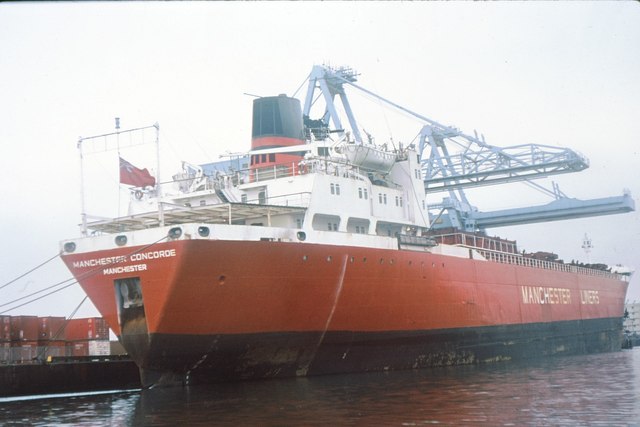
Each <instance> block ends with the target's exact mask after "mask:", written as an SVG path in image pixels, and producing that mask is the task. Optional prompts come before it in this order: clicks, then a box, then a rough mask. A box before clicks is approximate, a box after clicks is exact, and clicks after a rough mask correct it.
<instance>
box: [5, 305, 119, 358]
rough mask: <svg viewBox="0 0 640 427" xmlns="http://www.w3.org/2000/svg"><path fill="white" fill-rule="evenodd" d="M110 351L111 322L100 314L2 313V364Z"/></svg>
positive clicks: (100, 354)
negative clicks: (71, 316) (80, 316)
mask: <svg viewBox="0 0 640 427" xmlns="http://www.w3.org/2000/svg"><path fill="white" fill-rule="evenodd" d="M110 354H111V348H110V342H109V326H108V325H107V322H106V321H105V320H104V319H102V318H100V317H89V318H85V319H69V320H67V319H65V318H64V317H53V316H49V317H38V316H5V315H0V364H9V363H33V362H35V361H44V360H48V359H50V358H52V357H65V356H71V357H73V356H108V355H110Z"/></svg>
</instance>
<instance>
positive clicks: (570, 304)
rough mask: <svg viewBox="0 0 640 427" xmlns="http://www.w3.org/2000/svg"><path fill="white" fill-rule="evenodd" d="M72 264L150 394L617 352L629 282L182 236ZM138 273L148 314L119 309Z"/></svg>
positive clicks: (413, 256) (74, 259)
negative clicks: (169, 388) (171, 388)
mask: <svg viewBox="0 0 640 427" xmlns="http://www.w3.org/2000/svg"><path fill="white" fill-rule="evenodd" d="M110 257H123V258H121V259H120V261H122V262H118V263H117V264H109V263H108V262H107V261H105V260H106V259H107V258H110ZM63 258H64V260H65V262H66V264H67V266H68V267H69V269H70V270H71V271H72V272H73V273H74V275H75V276H76V278H78V280H79V282H80V283H81V285H82V287H83V288H84V290H85V291H86V293H87V294H88V295H89V297H90V298H91V300H92V301H93V303H94V304H95V305H96V307H97V308H98V310H99V311H100V312H101V314H102V315H103V316H104V317H105V318H106V319H107V321H108V322H109V324H110V326H111V328H112V329H113V330H114V331H115V333H116V334H117V335H118V336H119V338H120V339H121V340H122V342H123V344H124V345H125V347H126V348H127V350H128V352H129V353H130V354H131V355H132V357H133V358H134V360H136V362H137V363H138V366H139V367H140V368H141V373H142V378H143V382H144V383H145V385H150V384H154V383H158V382H163V381H169V382H182V383H189V384H192V383H199V382H216V381H226V380H234V379H244V378H265V377H278V376H294V375H314V374H325V373H343V372H360V371H372V370H385V369H391V370H393V369H411V368H419V367H426V366H439V365H450V364H463V363H481V362H490V361H498V360H509V359H521V358H527V357H538V356H544V355H550V354H578V353H586V352H587V353H588V352H598V351H612V350H617V349H619V348H620V346H621V325H622V315H623V310H624V298H625V295H626V289H627V282H624V281H622V280H617V279H615V278H613V277H612V276H606V275H601V276H598V275H587V274H579V273H571V272H564V271H554V270H549V269H540V268H532V267H524V266H516V265H509V264H500V263H496V262H490V261H483V260H474V259H467V258H459V257H453V256H444V255H436V254H431V253H425V252H417V251H403V250H388V249H371V248H362V247H345V246H330V245H316V244H301V243H290V242H274V241H222V240H181V241H173V242H167V243H160V244H156V245H154V246H153V247H149V248H145V247H129V248H126V249H124V248H123V249H114V250H109V251H99V252H89V253H81V254H80V253H79V254H68V255H64V256H63ZM112 259H117V258H112ZM133 277H135V278H136V280H139V284H140V288H141V293H142V295H141V297H142V300H141V301H142V305H141V306H139V307H136V308H135V309H133V308H126V307H124V306H122V305H120V306H119V305H118V304H119V303H118V301H120V300H119V299H118V298H119V297H118V294H117V285H116V284H117V283H119V282H118V281H119V280H123V279H127V280H128V278H133Z"/></svg>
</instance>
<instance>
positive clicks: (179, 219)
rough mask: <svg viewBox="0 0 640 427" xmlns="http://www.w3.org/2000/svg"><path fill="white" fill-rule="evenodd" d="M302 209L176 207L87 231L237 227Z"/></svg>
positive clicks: (106, 222) (96, 223) (235, 205)
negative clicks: (195, 225)
mask: <svg viewBox="0 0 640 427" xmlns="http://www.w3.org/2000/svg"><path fill="white" fill-rule="evenodd" d="M305 211H306V208H304V207H300V206H276V205H258V204H252V203H223V204H218V205H205V206H193V207H186V206H176V205H172V206H171V209H163V210H162V211H152V212H146V213H142V214H136V215H129V216H123V217H119V218H112V219H104V220H99V221H93V222H90V223H88V224H87V228H88V229H89V230H91V231H94V232H100V233H107V234H111V233H121V232H123V231H135V230H144V229H148V228H157V227H162V226H168V225H178V224H187V223H198V222H203V223H208V224H234V223H242V222H243V221H246V220H250V219H254V218H260V217H266V218H270V217H271V216H275V215H284V214H292V213H303V212H305Z"/></svg>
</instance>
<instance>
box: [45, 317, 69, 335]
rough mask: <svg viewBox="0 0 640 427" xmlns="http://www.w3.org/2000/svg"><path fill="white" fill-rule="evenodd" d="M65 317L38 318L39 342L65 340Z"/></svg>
mask: <svg viewBox="0 0 640 427" xmlns="http://www.w3.org/2000/svg"><path fill="white" fill-rule="evenodd" d="M65 322H66V319H65V318H64V317H52V316H50V317H39V318H38V340H39V341H42V340H58V341H59V340H62V341H64V340H65Z"/></svg>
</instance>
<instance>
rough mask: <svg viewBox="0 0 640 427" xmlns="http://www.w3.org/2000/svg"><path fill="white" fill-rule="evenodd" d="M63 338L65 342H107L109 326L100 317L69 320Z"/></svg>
mask: <svg viewBox="0 0 640 427" xmlns="http://www.w3.org/2000/svg"><path fill="white" fill-rule="evenodd" d="M65 336H66V340H67V341H85V340H108V339H109V326H108V325H107V322H106V320H104V319H103V318H101V317H89V318H84V319H69V320H68V322H67V326H66V328H65Z"/></svg>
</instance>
